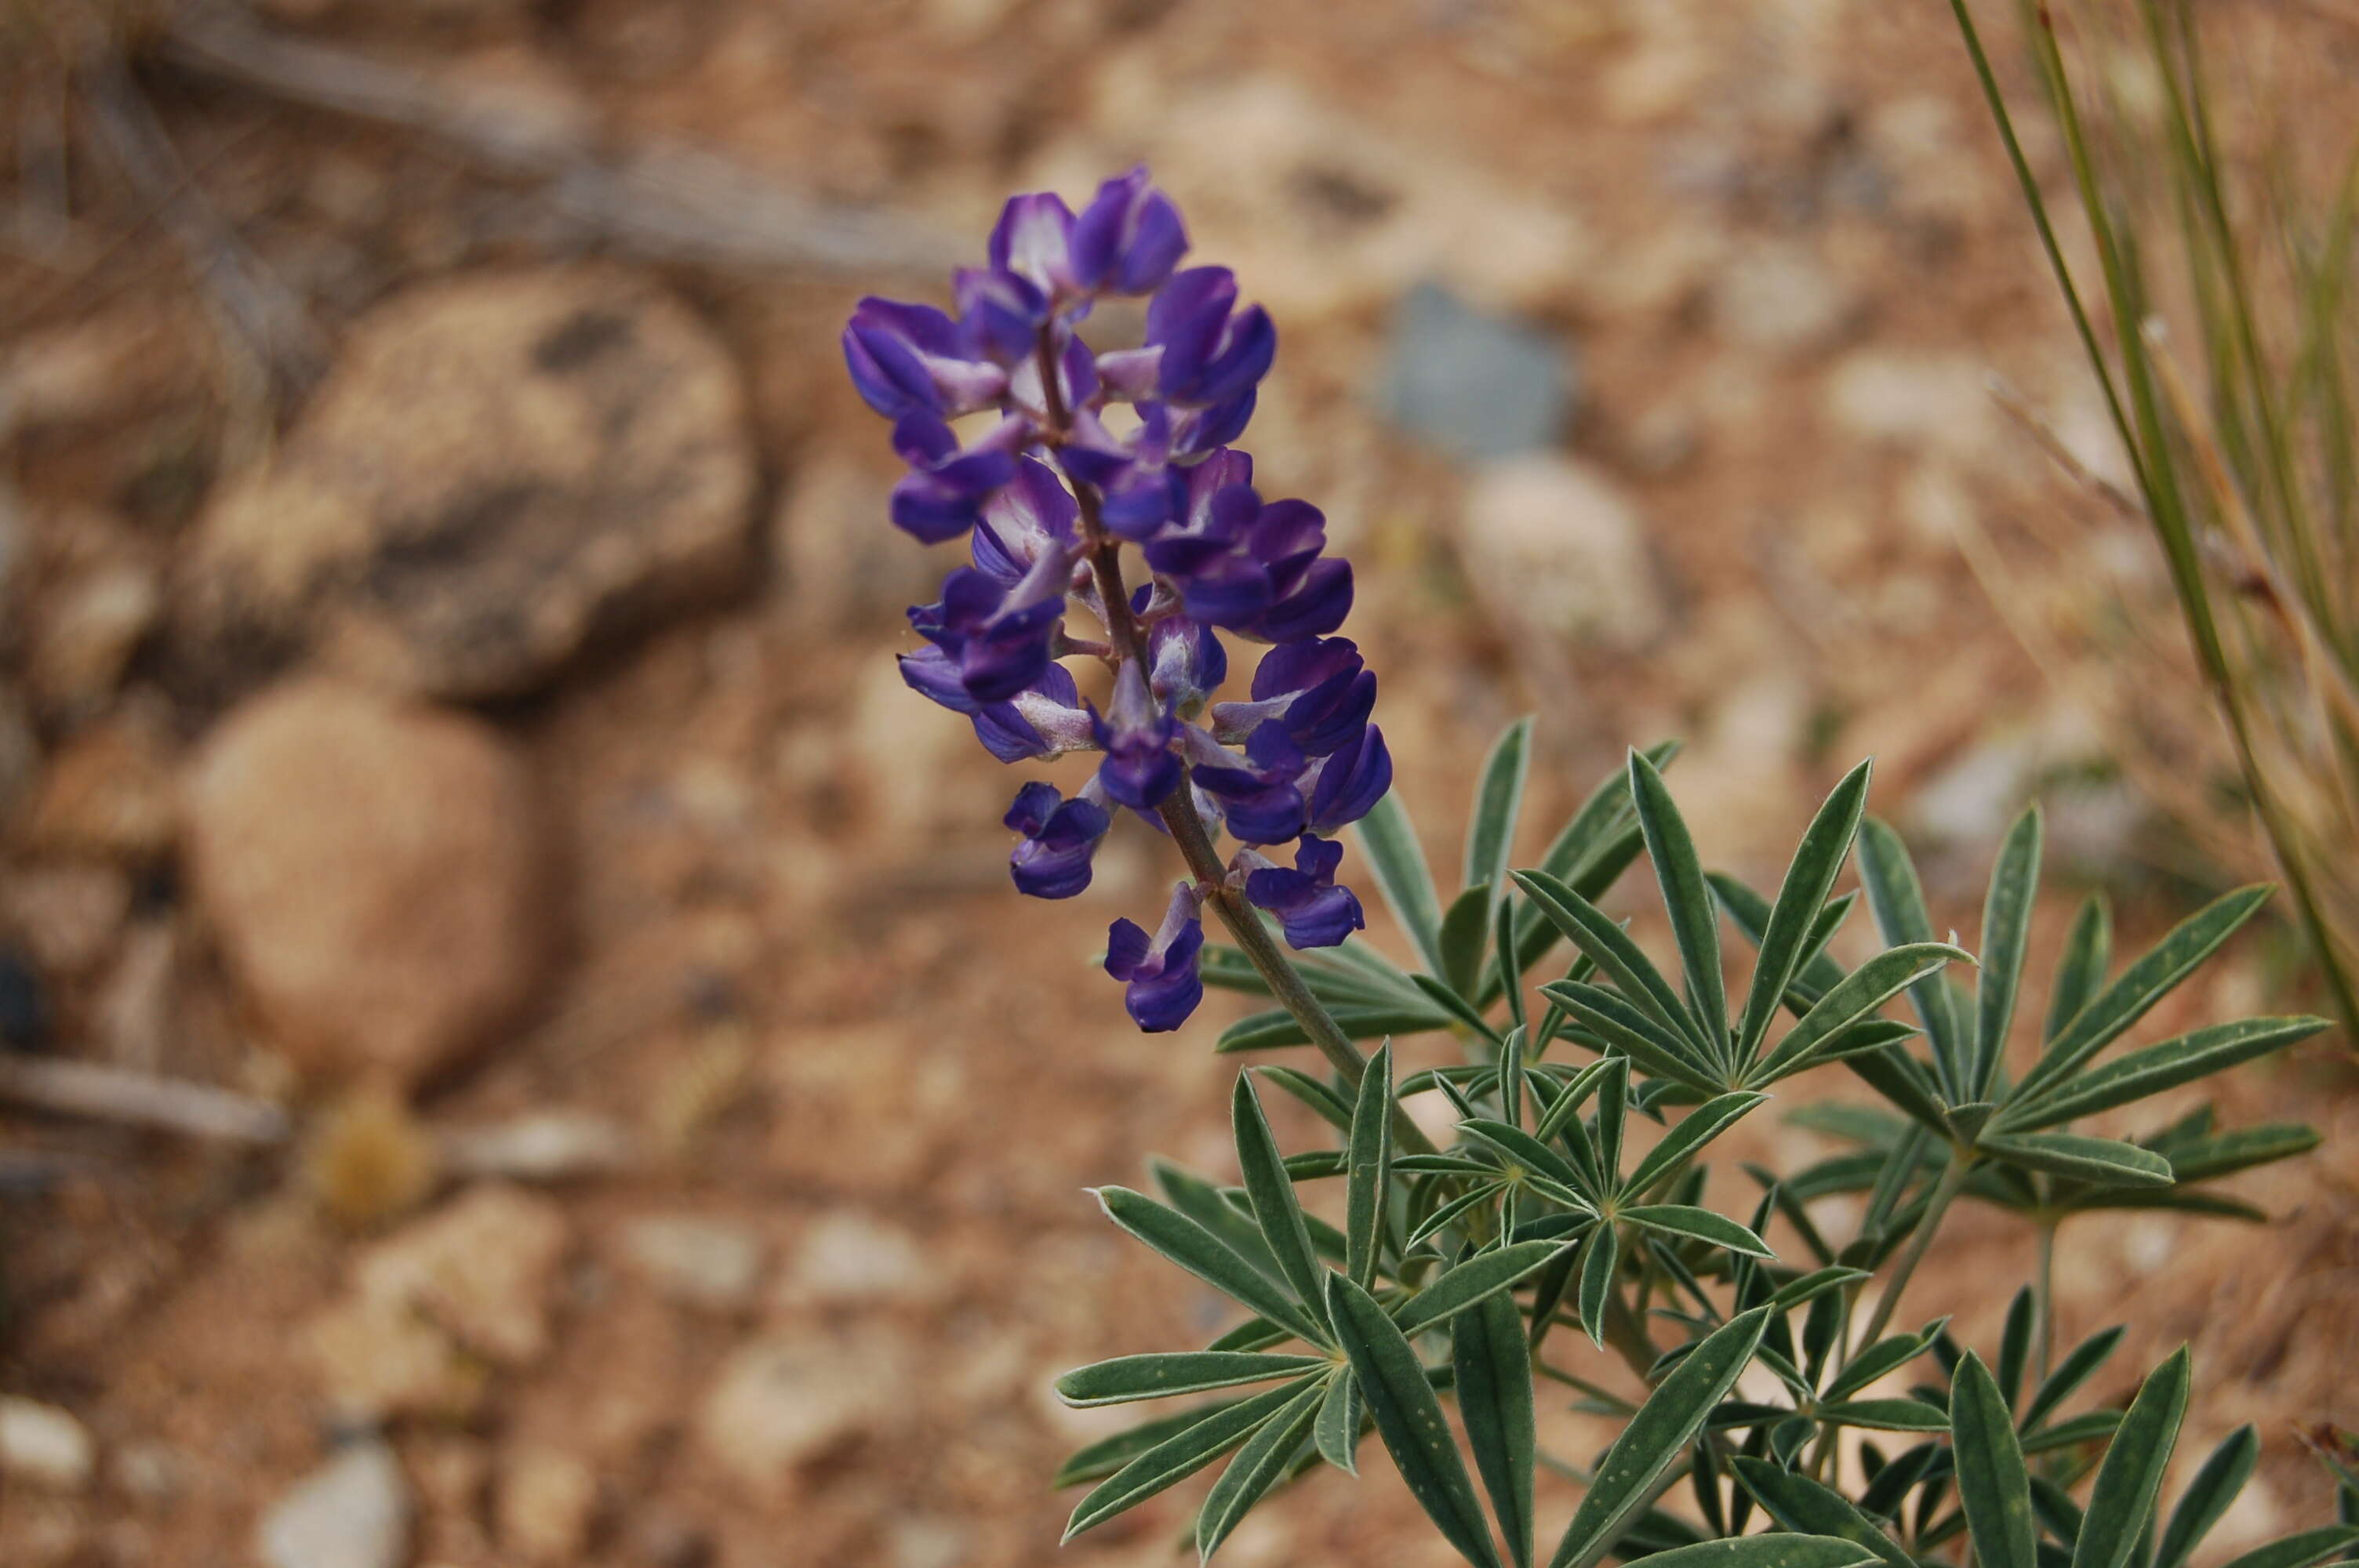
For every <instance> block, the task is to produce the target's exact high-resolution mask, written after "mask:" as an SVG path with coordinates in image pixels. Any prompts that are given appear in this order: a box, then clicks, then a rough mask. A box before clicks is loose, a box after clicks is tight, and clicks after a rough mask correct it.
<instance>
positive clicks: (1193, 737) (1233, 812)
mask: <svg viewBox="0 0 2359 1568" xmlns="http://www.w3.org/2000/svg"><path fill="white" fill-rule="evenodd" d="M1186 740H1187V743H1188V746H1189V752H1190V761H1191V762H1193V763H1194V764H1195V765H1194V766H1193V768H1192V769H1190V777H1191V778H1192V779H1193V780H1194V781H1195V784H1196V787H1197V788H1198V789H1200V790H1201V791H1203V792H1204V793H1205V794H1206V795H1210V796H1211V797H1212V799H1213V801H1214V802H1215V803H1216V804H1217V805H1218V806H1219V808H1220V814H1221V820H1222V822H1223V825H1225V826H1226V827H1227V828H1228V830H1229V832H1230V833H1231V834H1232V835H1234V837H1235V838H1236V839H1237V840H1238V841H1239V842H1240V843H1245V844H1283V843H1285V842H1286V841H1287V840H1288V839H1289V838H1294V837H1295V836H1296V835H1298V834H1299V833H1300V832H1301V831H1302V828H1303V819H1304V811H1305V806H1304V804H1303V795H1302V791H1301V789H1300V787H1299V781H1300V780H1301V778H1302V776H1303V771H1304V767H1305V763H1306V759H1305V758H1304V757H1303V755H1302V752H1301V749H1300V748H1299V747H1298V746H1296V745H1295V744H1294V742H1293V741H1290V740H1288V738H1287V734H1286V731H1285V730H1284V729H1283V728H1282V727H1281V726H1279V725H1276V724H1265V725H1263V726H1262V727H1261V728H1260V729H1258V730H1255V731H1254V733H1253V736H1252V738H1251V739H1249V740H1248V741H1246V742H1245V756H1244V757H1243V758H1242V759H1240V758H1238V757H1237V756H1236V755H1235V754H1234V753H1233V752H1226V751H1223V749H1222V748H1220V747H1219V746H1217V745H1215V744H1214V743H1213V742H1212V738H1211V737H1209V736H1207V735H1205V734H1204V732H1203V731H1202V730H1189V731H1188V733H1187V737H1186Z"/></svg>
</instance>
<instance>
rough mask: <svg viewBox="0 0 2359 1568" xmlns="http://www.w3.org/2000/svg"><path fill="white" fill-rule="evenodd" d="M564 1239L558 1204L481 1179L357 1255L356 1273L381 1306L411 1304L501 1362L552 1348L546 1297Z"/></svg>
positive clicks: (357, 1282)
mask: <svg viewBox="0 0 2359 1568" xmlns="http://www.w3.org/2000/svg"><path fill="white" fill-rule="evenodd" d="M570 1241H571V1238H570V1236H569V1234H568V1228H567V1226H566V1223H565V1211H564V1210H563V1209H561V1208H560V1207H559V1206H557V1205H556V1204H554V1203H552V1202H550V1201H549V1199H547V1198H544V1197H540V1196H538V1195H535V1194H533V1193H529V1192H527V1191H525V1190H524V1189H522V1188H520V1187H512V1186H508V1185H506V1184H500V1183H485V1184H483V1185H481V1186H477V1187H474V1188H473V1189H471V1190H470V1191H468V1192H467V1193H465V1194H464V1195H461V1196H460V1197H458V1198H455V1199H453V1200H452V1201H451V1202H450V1203H448V1204H445V1205H444V1206H442V1207H441V1208H440V1209H438V1210H436V1211H435V1212H434V1213H432V1214H430V1215H428V1216H427V1217H425V1218H423V1219H420V1220H417V1221H415V1222H413V1223H412V1224H410V1225H408V1226H406V1227H403V1228H402V1229H401V1230H399V1231H397V1232H396V1233H395V1234H393V1235H392V1236H390V1237H387V1238H386V1239H385V1240H383V1241H381V1242H378V1243H377V1244H376V1245H375V1246H374V1247H372V1248H370V1249H368V1250H367V1251H366V1252H364V1253H363V1254H362V1255H361V1258H360V1260H359V1261H358V1262H357V1263H356V1264H355V1265H354V1268H353V1284H354V1286H355V1288H356V1289H357V1290H358V1292H359V1293H360V1295H361V1296H362V1297H363V1298H364V1299H365V1300H368V1301H371V1302H374V1303H379V1304H380V1305H388V1304H401V1305H407V1306H410V1307H414V1308H416V1309H417V1310H418V1311H419V1312H421V1313H423V1314H425V1315H426V1316H427V1317H428V1318H429V1319H430V1320H431V1321H432V1322H433V1323H435V1324H436V1325H439V1326H440V1327H441V1328H443V1329H445V1330H446V1331H448V1332H449V1333H450V1334H451V1336H453V1337H454V1338H456V1339H457V1340H458V1341H459V1343H460V1344H462V1346H466V1347H467V1348H468V1349H470V1350H472V1351H473V1352H475V1353H476V1354H477V1355H479V1356H482V1357H486V1358H487V1359H490V1360H493V1361H497V1362H501V1363H503V1364H508V1365H522V1364H526V1363H529V1362H531V1361H534V1360H537V1359H538V1358H539V1357H540V1356H541V1355H542V1353H543V1352H545V1351H546V1350H547V1349H548V1348H549V1291H550V1287H551V1286H552V1285H553V1284H554V1283H555V1282H556V1278H557V1271H558V1266H559V1265H560V1263H562V1262H563V1261H564V1258H565V1252H566V1249H567V1247H568V1245H569V1244H570Z"/></svg>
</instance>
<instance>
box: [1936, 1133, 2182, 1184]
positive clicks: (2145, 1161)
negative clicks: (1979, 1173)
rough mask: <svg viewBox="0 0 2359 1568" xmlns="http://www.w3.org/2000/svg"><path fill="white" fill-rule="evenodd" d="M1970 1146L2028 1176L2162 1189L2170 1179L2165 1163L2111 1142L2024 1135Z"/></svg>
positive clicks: (2061, 1135) (2133, 1146) (2073, 1136)
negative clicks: (2039, 1173) (2035, 1173)
mask: <svg viewBox="0 0 2359 1568" xmlns="http://www.w3.org/2000/svg"><path fill="white" fill-rule="evenodd" d="M1974 1146H1975V1147H1976V1148H1977V1149H1979V1150H1981V1151H1982V1152H1984V1153H1985V1154H1988V1155H1991V1156H1993V1157H1995V1158H1997V1159H2000V1160H2005V1161H2006V1162H2008V1163H2009V1164H2012V1165H2020V1166H2022V1167H2023V1168H2024V1169H2025V1170H2027V1171H2045V1172H2047V1173H2049V1175H2051V1176H2071V1177H2073V1178H2074V1179H2076V1180H2079V1181H2083V1182H2106V1183H2111V1184H2114V1185H2116V1186H2125V1187H2167V1186H2169V1185H2170V1184H2171V1181H2172V1179H2173V1178H2172V1175H2171V1170H2170V1162H2169V1160H2166V1159H2164V1158H2163V1157H2162V1156H2161V1155H2159V1154H2158V1153H2156V1152H2154V1151H2153V1150H2151V1149H2141V1148H2139V1147H2138V1146H2137V1145H2136V1144H2135V1143H2120V1142H2116V1141H2114V1140H2113V1139H2110V1138H2084V1137H2082V1136H2081V1135H2080V1134H2079V1133H2074V1132H2026V1133H2022V1134H2019V1135H2016V1134H2010V1135H2008V1136H2006V1137H1999V1136H1996V1135H1985V1136H1984V1138H1983V1139H1982V1140H1981V1141H1978V1142H1977V1143H1976V1144H1975V1145H1974Z"/></svg>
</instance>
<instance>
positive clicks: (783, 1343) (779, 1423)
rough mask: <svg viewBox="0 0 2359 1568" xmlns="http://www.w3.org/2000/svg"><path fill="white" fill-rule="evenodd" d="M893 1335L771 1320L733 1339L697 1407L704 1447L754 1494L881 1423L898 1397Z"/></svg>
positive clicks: (897, 1346)
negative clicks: (843, 1332) (770, 1326)
mask: <svg viewBox="0 0 2359 1568" xmlns="http://www.w3.org/2000/svg"><path fill="white" fill-rule="evenodd" d="M901 1346H902V1342H901V1341H900V1340H898V1339H896V1338H887V1337H885V1336H877V1335H868V1336H858V1337H856V1338H854V1337H849V1336H838V1335H832V1334H826V1333H813V1332H810V1331H808V1330H802V1331H797V1330H781V1331H779V1332H777V1333H774V1334H770V1335H766V1336H763V1337H761V1338H759V1339H755V1340H751V1341H749V1342H747V1343H746V1344H745V1345H742V1346H739V1347H738V1348H737V1349H736V1351H735V1352H734V1354H732V1355H731V1356H730V1357H729V1359H728V1360H727V1361H725V1362H723V1365H722V1368H721V1371H720V1375H719V1376H718V1377H717V1378H716V1379H714V1381H713V1384H712V1390H711V1391H710V1392H708V1393H707V1394H706V1396H705V1399H704V1403H703V1405H702V1407H701V1409H700V1410H699V1411H698V1414H697V1429H696V1430H697V1437H698V1440H699V1441H700V1442H701V1444H702V1445H703V1447H704V1449H705V1451H706V1453H708V1454H710V1455H712V1458H713V1459H714V1460H715V1461H717V1462H718V1463H719V1464H720V1465H722V1466H723V1468H724V1469H726V1470H727V1471H728V1472H729V1473H730V1474H731V1475H732V1476H735V1477H736V1478H737V1479H738V1480H739V1481H740V1482H741V1483H743V1484H744V1485H745V1487H746V1489H747V1491H748V1492H749V1493H750V1494H751V1495H754V1496H756V1497H771V1496H775V1495H776V1493H777V1489H778V1488H779V1487H781V1486H783V1485H785V1484H787V1483H788V1482H790V1481H791V1480H792V1479H793V1476H794V1474H795V1472H796V1471H797V1470H798V1469H799V1468H800V1467H801V1466H803V1465H807V1464H809V1463H810V1462H811V1461H813V1460H816V1459H818V1458H820V1457H821V1456H822V1455H824V1454H827V1453H828V1452H829V1451H830V1450H831V1449H833V1448H835V1447H836V1446H837V1445H839V1444H843V1443H845V1442H847V1441H850V1440H851V1439H853V1438H855V1437H857V1436H860V1435H863V1434H864V1433H870V1432H874V1431H875V1430H877V1429H879V1428H880V1427H882V1426H883V1425H885V1424H886V1422H888V1421H889V1420H890V1418H891V1415H892V1412H893V1411H895V1410H896V1409H897V1407H898V1405H899V1404H900V1401H901V1399H902V1393H901V1390H900V1387H899V1385H900V1382H901V1379H902V1365H901V1362H902V1357H903V1354H904V1352H903V1350H902V1347H901Z"/></svg>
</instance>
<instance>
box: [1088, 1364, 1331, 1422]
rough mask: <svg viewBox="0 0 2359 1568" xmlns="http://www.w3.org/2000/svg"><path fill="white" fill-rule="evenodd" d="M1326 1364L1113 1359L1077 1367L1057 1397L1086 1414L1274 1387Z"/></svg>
mask: <svg viewBox="0 0 2359 1568" xmlns="http://www.w3.org/2000/svg"><path fill="white" fill-rule="evenodd" d="M1326 1365H1328V1362H1327V1359H1326V1357H1323V1356H1252V1355H1241V1354H1239V1353H1237V1352H1234V1351H1219V1350H1183V1351H1178V1352H1173V1353H1168V1354H1159V1355H1151V1356H1117V1357H1114V1359H1113V1360H1111V1361H1099V1362H1095V1363H1093V1364H1092V1365H1090V1366H1087V1367H1081V1368H1075V1369H1074V1370H1072V1371H1071V1372H1068V1373H1066V1374H1065V1375H1064V1376H1063V1377H1061V1378H1060V1379H1057V1397H1058V1398H1059V1399H1060V1400H1064V1401H1065V1402H1066V1403H1067V1404H1069V1405H1071V1406H1073V1407H1074V1408H1075V1409H1077V1410H1086V1409H1089V1408H1090V1407H1092V1406H1094V1405H1119V1404H1128V1403H1130V1402H1131V1401H1132V1400H1160V1399H1169V1397H1170V1396H1172V1395H1174V1394H1200V1393H1202V1392H1204V1391H1205V1390H1210V1389H1232V1388H1234V1387H1236V1386H1237V1385H1238V1384H1240V1383H1267V1382H1274V1381H1276V1380H1277V1379H1280V1378H1292V1377H1298V1376H1299V1375H1301V1374H1302V1373H1304V1372H1315V1371H1317V1370H1319V1369H1320V1368H1322V1367H1324V1366H1326Z"/></svg>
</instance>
